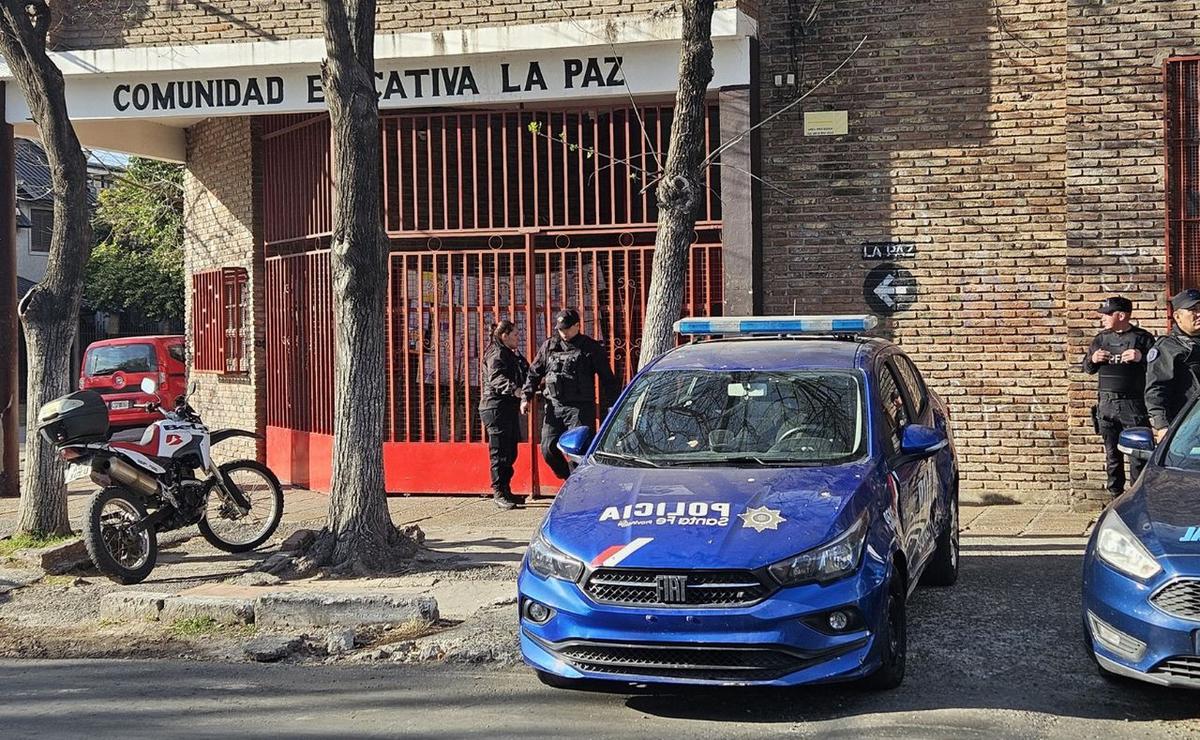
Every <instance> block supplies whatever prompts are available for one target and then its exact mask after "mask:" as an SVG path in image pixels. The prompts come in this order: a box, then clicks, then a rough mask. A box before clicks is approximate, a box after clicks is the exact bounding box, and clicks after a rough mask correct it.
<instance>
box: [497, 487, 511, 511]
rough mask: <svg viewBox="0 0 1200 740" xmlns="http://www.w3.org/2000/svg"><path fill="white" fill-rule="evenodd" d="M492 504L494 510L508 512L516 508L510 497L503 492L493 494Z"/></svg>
mask: <svg viewBox="0 0 1200 740" xmlns="http://www.w3.org/2000/svg"><path fill="white" fill-rule="evenodd" d="M492 503H494V504H495V505H496V508H497V509H500V510H501V511H509V510H510V509H515V508H517V504H516V502H514V501H513V499H512V496H510V495H508V494H507V493H505V492H504V491H495V492H493V493H492Z"/></svg>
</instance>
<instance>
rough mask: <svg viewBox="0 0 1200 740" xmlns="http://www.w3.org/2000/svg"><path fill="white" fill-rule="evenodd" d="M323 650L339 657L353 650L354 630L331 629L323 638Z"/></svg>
mask: <svg viewBox="0 0 1200 740" xmlns="http://www.w3.org/2000/svg"><path fill="white" fill-rule="evenodd" d="M325 649H326V650H327V651H328V652H329V654H330V655H341V654H342V653H348V652H350V651H351V650H353V649H354V630H353V629H350V628H344V629H333V630H330V631H329V634H328V635H326V637H325Z"/></svg>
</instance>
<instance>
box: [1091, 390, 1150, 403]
mask: <svg viewBox="0 0 1200 740" xmlns="http://www.w3.org/2000/svg"><path fill="white" fill-rule="evenodd" d="M1100 395H1101V396H1103V397H1105V398H1108V399H1113V400H1117V401H1141V400H1143V399H1144V397H1143V396H1142V394H1140V393H1122V392H1120V391H1100Z"/></svg>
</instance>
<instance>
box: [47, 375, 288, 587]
mask: <svg viewBox="0 0 1200 740" xmlns="http://www.w3.org/2000/svg"><path fill="white" fill-rule="evenodd" d="M157 389H158V384H157V383H156V382H155V381H154V380H153V379H150V378H147V379H145V380H143V381H142V385H141V390H142V392H143V393H146V394H149V395H154V394H155V392H156V391H157ZM145 408H146V409H147V410H149V411H158V412H160V413H161V414H162V416H163V418H162V419H161V420H159V421H156V422H154V423H153V424H151V425H150V426H149V427H147V428H146V431H145V432H144V433H143V434H142V437H141V439H140V440H137V441H116V440H114V439H111V438H110V436H109V421H108V407H107V406H106V405H105V403H104V399H103V398H102V397H101V396H100V394H99V393H96V392H95V391H78V392H76V393H70V394H68V395H65V396H62V397H61V398H57V399H55V400H53V401H51V402H49V403H47V404H46V405H44V406H42V408H41V409H40V410H39V411H38V430H39V433H40V434H41V435H42V437H43V438H44V439H46V440H47V441H48V442H50V443H51V444H53V445H54V446H55V448H56V449H57V450H58V453H59V456H60V457H62V458H63V459H64V460H66V461H67V462H68V464H69V465H68V469H67V475H66V479H67V482H68V483H69V482H71V481H73V480H78V479H80V478H83V477H85V476H90V477H91V480H92V481H93V482H94V483H96V485H98V486H100V490H99V491H97V492H96V494H95V495H94V496H93V497H92V499H91V501H90V503H89V505H88V508H87V519H86V521H85V522H84V526H83V539H84V542H85V544H86V545H87V550H88V554H90V555H91V557H92V562H93V563H95V565H96V567H97V568H98V569H99V570H100V572H101V573H103V574H104V575H106V576H108V577H109V578H110V579H112V580H114V581H116V582H117V583H122V584H132V583H139V582H141V581H143V580H145V578H146V577H147V576H149V575H150V572H151V571H152V570H153V569H154V565H155V562H156V561H157V560H158V533H160V532H168V531H171V530H175V529H181V528H183V527H188V526H191V525H193V524H196V525H199V527H200V534H202V535H203V536H204V539H206V540H208V542H209V543H210V544H212V546H213V547H216V548H218V549H220V550H224V551H225V552H232V553H237V552H246V551H249V550H253V549H254V548H256V547H258V546H259V545H261V544H262V543H263V542H265V541H266V540H267V538H268V537H270V536H271V535H272V534H274V532H275V529H276V528H277V527H278V526H279V520H280V518H281V517H282V516H283V490H282V488H281V487H280V485H279V479H278V478H276V477H275V474H274V473H272V472H271V470H270V469H269V468H267V466H265V465H263V464H261V463H259V462H257V461H255V460H234V461H233V462H227V463H225V464H223V465H217V464H216V463H215V462H213V459H212V456H211V454H210V452H211V447H212V445H215V444H218V443H220V442H222V441H224V440H227V439H230V438H232V437H257V436H258V435H256V434H255V433H254V432H247V431H244V430H241V429H220V430H216V431H213V432H211V433H210V432H209V430H208V427H206V426H205V425H204V422H203V421H202V420H201V419H200V416H199V414H197V413H196V411H195V409H193V408H192V407H191V406H189V405H188V402H187V397H186V396H180V397H179V398H178V399H177V400H176V402H175V408H174V409H172V410H170V411H168V410H166V409H164V408H162V407H161V406H159V405H158V404H155V403H150V404H147V405H146V406H145Z"/></svg>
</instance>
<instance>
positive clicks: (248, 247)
mask: <svg viewBox="0 0 1200 740" xmlns="http://www.w3.org/2000/svg"><path fill="white" fill-rule="evenodd" d="M251 129H252V122H251V120H250V119H249V118H214V119H208V120H206V121H204V122H202V123H199V124H197V125H195V126H193V127H192V128H190V129H188V135H187V148H188V169H187V172H186V174H185V176H184V185H183V187H184V208H185V215H186V227H185V229H184V273H185V275H186V277H187V280H188V285H189V286H190V285H191V276H192V275H193V274H194V273H197V272H201V271H204V270H212V269H216V268H221V267H241V268H244V269H245V270H246V271H247V273H248V276H249V285H248V288H249V291H250V296H251V298H250V309H251V312H252V313H253V315H254V321H253V326H254V327H257V329H258V330H257V331H255V333H254V337H253V341H252V342H251V346H250V363H249V367H250V372H249V373H248V374H238V375H223V374H219V373H215V372H202V371H193V372H192V374H191V378H192V380H194V381H195V382H196V384H197V391H196V394H195V395H194V397H193V401H192V405H193V406H195V408H196V410H197V411H199V412H200V415H201V416H202V417H203V418H204V421H205V422H206V423H207V424H208V426H209V428H210V429H219V428H222V427H238V428H241V429H247V430H251V431H257V432H259V433H262V432H263V431H264V429H265V427H266V413H265V408H266V401H265V387H266V386H265V359H264V346H265V345H264V337H263V333H262V331H261V327H262V326H263V325H264V314H263V311H264V301H263V287H262V275H263V264H262V250H261V249H260V248H256V245H257V244H258V242H259V237H258V226H257V223H256V220H255V213H256V211H257V209H256V207H255V206H256V204H255V199H256V197H257V193H259V192H260V191H261V188H260V187H259V183H258V182H257V181H256V180H257V179H256V176H255V173H256V166H255V158H254V153H253V145H252V141H253V138H252V135H251ZM186 295H187V305H186V312H187V320H186V324H185V325H186V326H188V327H191V326H192V308H193V307H192V292H191V290H190V288H189V290H187V291H186ZM188 343H189V345H191V343H192V337H191V334H190V332H189V334H188ZM193 356H194V352H193ZM261 452H262V444H261V443H257V444H256V443H255V441H254V440H252V439H248V438H235V439H231V440H229V441H227V442H223V443H221V445H220V446H219V447H216V448H214V456H215V457H216V458H217V460H218V461H221V460H228V459H233V458H240V457H251V458H259V457H261Z"/></svg>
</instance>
